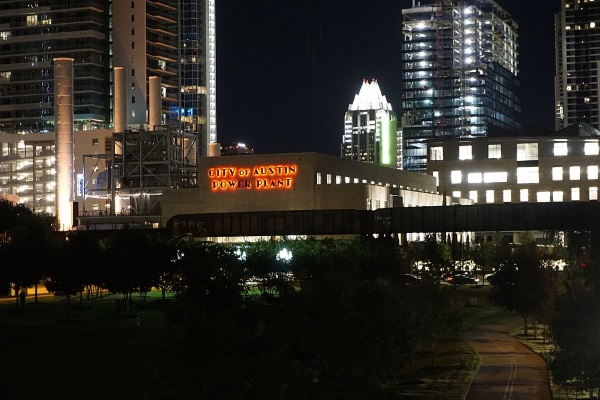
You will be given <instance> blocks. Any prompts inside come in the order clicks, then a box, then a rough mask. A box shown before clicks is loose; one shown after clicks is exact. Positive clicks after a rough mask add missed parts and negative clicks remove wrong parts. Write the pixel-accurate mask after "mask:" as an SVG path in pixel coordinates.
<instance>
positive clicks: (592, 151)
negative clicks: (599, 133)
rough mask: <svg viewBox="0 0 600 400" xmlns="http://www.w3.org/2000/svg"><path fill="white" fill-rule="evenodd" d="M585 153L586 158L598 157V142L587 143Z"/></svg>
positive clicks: (599, 148) (599, 150)
mask: <svg viewBox="0 0 600 400" xmlns="http://www.w3.org/2000/svg"><path fill="white" fill-rule="evenodd" d="M583 152H584V153H585V155H586V156H597V155H598V154H600V147H599V146H598V141H597V140H596V141H593V142H585V144H584V145H583Z"/></svg>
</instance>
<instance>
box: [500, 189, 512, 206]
mask: <svg viewBox="0 0 600 400" xmlns="http://www.w3.org/2000/svg"><path fill="white" fill-rule="evenodd" d="M502 201H503V202H505V203H510V202H511V201H512V193H511V191H510V189H504V190H503V191H502Z"/></svg>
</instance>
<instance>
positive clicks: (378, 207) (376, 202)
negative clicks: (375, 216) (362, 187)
mask: <svg viewBox="0 0 600 400" xmlns="http://www.w3.org/2000/svg"><path fill="white" fill-rule="evenodd" d="M380 208H381V200H375V209H376V210H378V209H380Z"/></svg>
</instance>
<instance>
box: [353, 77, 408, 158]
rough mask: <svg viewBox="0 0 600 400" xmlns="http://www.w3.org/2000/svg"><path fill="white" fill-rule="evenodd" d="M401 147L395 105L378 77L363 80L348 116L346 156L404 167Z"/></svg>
mask: <svg viewBox="0 0 600 400" xmlns="http://www.w3.org/2000/svg"><path fill="white" fill-rule="evenodd" d="M400 149H401V147H400V146H399V141H398V139H397V121H396V113H395V112H394V111H393V110H392V105H391V104H390V103H388V102H387V99H386V97H385V96H383V95H382V94H381V90H380V88H379V84H378V83H377V81H375V80H373V81H371V82H370V83H369V82H367V81H363V84H362V86H361V88H360V92H359V93H358V94H357V95H355V96H354V101H353V102H352V103H351V104H350V105H349V106H348V111H346V114H345V117H344V136H343V138H342V148H341V156H342V158H348V159H351V160H356V161H363V162H368V163H371V164H377V165H383V166H388V167H392V168H398V169H402V168H401V163H400V160H401V157H400V154H399V153H398V151H399V150H400Z"/></svg>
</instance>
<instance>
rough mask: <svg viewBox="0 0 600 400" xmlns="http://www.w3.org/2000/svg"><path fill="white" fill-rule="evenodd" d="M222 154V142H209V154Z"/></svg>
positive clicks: (214, 155) (211, 155)
mask: <svg viewBox="0 0 600 400" xmlns="http://www.w3.org/2000/svg"><path fill="white" fill-rule="evenodd" d="M220 155H221V143H218V142H212V143H209V144H208V156H209V157H219V156H220Z"/></svg>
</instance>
